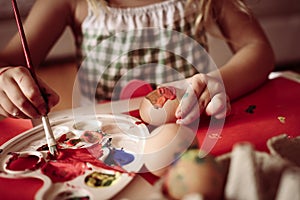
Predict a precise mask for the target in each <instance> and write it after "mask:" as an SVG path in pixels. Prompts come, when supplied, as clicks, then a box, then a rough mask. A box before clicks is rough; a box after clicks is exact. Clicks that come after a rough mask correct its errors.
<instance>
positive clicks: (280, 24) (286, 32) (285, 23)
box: [0, 0, 300, 110]
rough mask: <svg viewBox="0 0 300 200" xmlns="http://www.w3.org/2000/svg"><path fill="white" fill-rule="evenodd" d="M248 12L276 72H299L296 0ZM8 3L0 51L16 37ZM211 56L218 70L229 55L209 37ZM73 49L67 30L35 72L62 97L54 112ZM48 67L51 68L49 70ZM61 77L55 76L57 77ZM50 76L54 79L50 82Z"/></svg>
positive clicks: (26, 0) (64, 104) (24, 10)
mask: <svg viewBox="0 0 300 200" xmlns="http://www.w3.org/2000/svg"><path fill="white" fill-rule="evenodd" d="M17 2H18V5H19V10H20V13H21V15H22V16H23V18H25V17H26V15H27V14H28V12H29V11H30V8H31V6H32V4H33V3H34V0H18V1H17ZM246 2H247V3H248V5H249V6H250V8H251V9H252V10H253V12H254V14H255V16H256V17H257V19H258V20H259V22H260V23H261V25H262V27H263V29H264V30H265V32H266V34H267V36H268V38H269V40H270V42H271V44H272V47H273V49H274V51H275V55H276V70H286V69H293V70H297V71H300V38H299V37H300V3H299V0H247V1H246ZM16 31H17V28H16V23H15V20H14V16H13V12H12V8H11V1H10V0H0V38H1V39H0V48H2V47H3V46H4V45H5V44H6V42H7V41H8V40H9V38H11V37H12V35H13V34H14V33H16ZM209 43H210V54H211V56H212V58H213V59H214V61H215V63H216V64H217V65H218V66H220V65H222V64H223V63H224V62H226V61H227V59H228V58H229V57H230V55H231V53H230V51H229V49H228V47H227V46H226V44H225V43H224V41H222V40H220V39H216V38H212V37H209ZM74 55H75V45H74V40H73V37H72V33H71V31H70V30H69V29H66V30H65V33H64V34H63V35H62V37H61V38H60V39H59V41H58V42H57V43H56V45H55V46H54V47H53V49H52V50H51V52H50V54H49V56H48V57H47V59H46V61H45V63H44V64H43V65H42V66H41V67H40V68H39V69H38V72H37V73H38V74H39V75H40V76H42V78H44V80H45V81H46V82H48V83H49V84H50V85H52V87H53V88H54V89H56V90H57V91H58V93H60V94H63V95H61V98H62V99H61V103H60V104H59V105H58V106H57V107H56V108H55V109H54V110H60V109H65V108H70V107H71V95H72V87H73V81H74V77H75V74H76V68H75V63H74ZM49 66H51V68H50V67H49ZM58 73H60V74H64V76H63V77H62V76H55V75H56V74H58ZM51 74H53V75H54V77H57V79H55V80H53V79H52V78H53V76H52V78H51V79H50V78H49V77H50V76H51Z"/></svg>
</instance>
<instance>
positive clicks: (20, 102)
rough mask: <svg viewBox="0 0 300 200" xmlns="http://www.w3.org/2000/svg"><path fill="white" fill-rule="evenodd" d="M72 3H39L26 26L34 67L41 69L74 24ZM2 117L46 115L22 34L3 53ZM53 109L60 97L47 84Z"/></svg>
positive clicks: (0, 74)
mask: <svg viewBox="0 0 300 200" xmlns="http://www.w3.org/2000/svg"><path fill="white" fill-rule="evenodd" d="M67 2H68V1H63V0H38V1H37V2H36V3H35V5H34V6H33V8H32V10H31V12H30V14H29V16H28V17H27V19H26V21H25V23H24V30H25V34H26V39H27V42H28V45H29V49H30V53H31V58H32V62H33V65H34V66H38V65H39V64H40V63H41V62H42V61H43V60H44V59H45V57H46V55H47V53H48V52H49V50H50V49H51V47H52V46H53V44H54V43H55V41H56V40H57V39H58V37H59V36H60V35H61V33H62V32H63V31H64V29H65V27H66V26H67V25H69V24H71V23H72V17H71V16H72V15H71V12H72V8H71V7H70V4H69V3H67ZM0 63H1V67H0V99H1V100H0V114H1V115H4V116H10V117H11V116H13V117H21V118H25V117H30V118H34V117H38V116H39V115H40V114H45V102H44V101H43V98H42V97H41V96H40V93H39V90H38V87H37V86H36V84H35V82H34V80H33V79H32V78H31V76H30V73H29V71H28V70H27V69H26V68H24V67H22V66H25V65H26V62H25V59H24V53H23V50H22V46H21V42H20V36H19V34H18V33H16V34H15V36H14V37H13V38H12V39H11V41H9V43H8V44H7V46H6V47H5V48H4V49H3V50H1V52H0ZM41 85H42V87H43V88H45V89H46V93H47V94H49V95H50V96H49V107H50V108H51V107H52V106H54V105H55V104H56V103H57V102H58V96H57V94H56V93H55V92H54V91H53V90H51V89H50V88H48V87H47V86H46V85H45V84H44V83H41Z"/></svg>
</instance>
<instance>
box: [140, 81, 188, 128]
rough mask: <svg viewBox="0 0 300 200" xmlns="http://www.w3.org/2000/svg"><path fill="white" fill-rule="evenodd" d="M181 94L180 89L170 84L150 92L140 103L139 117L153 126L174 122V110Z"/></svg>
mask: <svg viewBox="0 0 300 200" xmlns="http://www.w3.org/2000/svg"><path fill="white" fill-rule="evenodd" d="M182 95H183V91H182V90H180V89H178V88H175V87H170V86H168V87H160V88H158V89H156V90H154V91H152V92H150V93H149V94H148V95H147V96H146V97H145V98H144V99H143V100H142V102H141V104H140V107H139V113H140V116H141V119H142V120H143V121H144V122H146V123H148V124H151V125H154V126H159V125H162V124H166V123H171V122H175V121H176V117H175V112H176V109H177V107H178V105H179V102H180V99H181V97H182Z"/></svg>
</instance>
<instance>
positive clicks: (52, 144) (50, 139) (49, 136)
mask: <svg viewBox="0 0 300 200" xmlns="http://www.w3.org/2000/svg"><path fill="white" fill-rule="evenodd" d="M12 6H13V10H14V15H15V18H16V22H17V26H18V31H19V34H20V38H21V42H22V47H23V52H24V55H25V59H26V64H27V67H28V69H29V71H30V73H31V76H32V78H33V79H34V81H35V82H36V84H37V86H38V87H39V90H40V93H41V95H42V97H43V98H44V101H45V102H46V109H47V113H48V111H49V108H48V97H47V94H45V92H44V91H43V90H42V89H41V87H40V85H39V82H38V80H37V77H36V75H35V72H34V68H33V65H32V61H31V57H30V51H29V48H28V44H27V40H26V37H25V33H24V29H23V25H22V21H21V17H20V13H19V9H18V6H17V3H16V0H12ZM42 122H43V127H44V131H45V135H46V140H47V144H48V148H49V151H50V154H51V155H52V156H57V155H58V149H57V144H56V141H55V138H54V135H53V132H52V129H51V126H50V122H49V118H48V116H47V114H46V115H43V116H42Z"/></svg>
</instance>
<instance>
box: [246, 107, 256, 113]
mask: <svg viewBox="0 0 300 200" xmlns="http://www.w3.org/2000/svg"><path fill="white" fill-rule="evenodd" d="M255 108H256V105H250V106H249V107H248V108H247V109H246V110H245V112H246V113H250V114H253V113H254V110H255Z"/></svg>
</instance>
